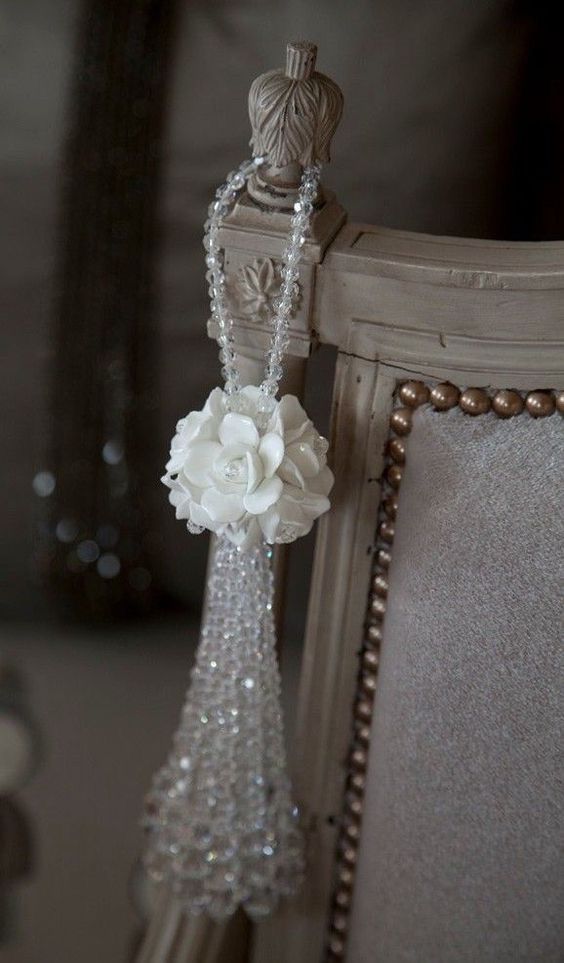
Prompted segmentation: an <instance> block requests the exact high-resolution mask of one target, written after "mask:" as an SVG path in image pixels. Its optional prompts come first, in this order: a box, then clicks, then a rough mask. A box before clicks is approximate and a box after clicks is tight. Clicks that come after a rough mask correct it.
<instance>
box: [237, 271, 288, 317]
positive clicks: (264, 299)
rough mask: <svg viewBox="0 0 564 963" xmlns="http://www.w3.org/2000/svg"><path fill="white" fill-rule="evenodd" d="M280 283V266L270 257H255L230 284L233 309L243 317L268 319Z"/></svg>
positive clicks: (270, 315)
mask: <svg viewBox="0 0 564 963" xmlns="http://www.w3.org/2000/svg"><path fill="white" fill-rule="evenodd" d="M281 283H282V278H281V276H280V266H279V265H278V264H276V263H275V262H274V261H273V260H272V258H270V257H266V258H255V260H254V261H253V262H252V263H251V264H244V265H243V267H241V268H239V270H238V272H237V274H236V275H235V277H234V279H233V281H232V283H231V285H230V295H231V299H232V304H233V307H234V309H235V310H236V311H237V313H238V314H239V315H242V316H243V317H248V318H252V319H253V320H255V321H269V320H270V318H271V317H272V313H273V302H274V299H275V298H276V297H277V296H278V294H279V292H280V285H281ZM298 304H299V296H298V301H297V304H296V306H298Z"/></svg>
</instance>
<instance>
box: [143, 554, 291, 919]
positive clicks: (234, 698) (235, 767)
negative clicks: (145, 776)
mask: <svg viewBox="0 0 564 963" xmlns="http://www.w3.org/2000/svg"><path fill="white" fill-rule="evenodd" d="M271 555H272V551H271V549H270V548H269V547H268V546H266V545H261V546H259V547H257V548H254V549H251V550H250V551H247V552H241V551H240V550H239V549H237V548H236V547H235V546H234V545H233V544H232V543H231V542H229V541H228V540H227V539H224V538H222V539H220V540H219V541H218V542H217V544H216V547H215V554H214V559H213V563H212V566H211V574H210V577H209V581H208V596H207V607H206V611H205V614H204V621H203V626H202V632H201V640H200V646H199V650H198V654H197V659H196V665H195V667H194V670H193V672H192V679H191V687H190V690H189V692H188V696H187V699H186V703H185V706H184V709H183V712H182V718H181V722H180V726H179V728H178V731H177V732H176V735H175V737H174V743H173V749H172V752H171V754H170V756H169V758H168V760H167V763H166V764H165V766H164V767H163V768H162V769H161V770H160V772H159V773H157V775H156V776H155V779H154V782H153V787H152V790H151V792H150V794H149V797H148V800H147V807H146V820H145V822H146V826H147V829H148V836H149V838H148V846H147V850H146V866H147V868H148V870H149V872H150V874H151V876H152V877H153V878H154V879H155V880H159V881H161V880H166V881H167V882H169V883H170V884H171V886H172V888H173V890H174V892H175V893H176V894H177V895H178V897H179V898H180V899H181V900H182V902H183V903H184V905H185V906H186V909H187V910H188V912H190V913H194V914H195V913H201V912H204V911H205V912H208V913H209V914H210V915H211V916H212V917H214V918H216V919H224V918H225V917H227V916H229V915H230V914H231V913H233V912H234V911H235V910H236V909H237V907H238V906H239V905H243V907H244V908H245V910H246V911H247V913H248V914H249V915H250V916H251V917H253V918H260V917H262V916H264V915H266V914H268V913H270V912H271V911H272V909H273V908H274V907H275V905H276V903H277V901H278V899H279V897H281V896H288V895H292V894H293V893H294V892H295V891H296V890H297V889H298V888H299V885H300V883H301V877H302V873H303V852H302V837H301V833H300V831H299V828H298V826H297V811H296V808H295V806H294V805H293V803H292V801H291V796H290V785H289V780H288V776H287V774H286V772H287V771H286V758H285V750H284V739H283V730H282V714H281V707H280V676H279V671H278V665H277V659H276V651H275V644H276V636H275V629H274V619H273V611H272V604H273V579H272V572H271V567H270V557H271Z"/></svg>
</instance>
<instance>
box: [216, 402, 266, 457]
mask: <svg viewBox="0 0 564 963" xmlns="http://www.w3.org/2000/svg"><path fill="white" fill-rule="evenodd" d="M219 440H220V441H221V443H222V445H237V444H241V445H249V447H250V448H258V443H259V433H258V431H257V427H256V425H255V423H254V421H253V419H252V418H249V416H248V415H239V414H237V412H236V411H230V412H229V413H228V414H226V415H225V417H224V419H223V421H222V422H221V424H220V426H219Z"/></svg>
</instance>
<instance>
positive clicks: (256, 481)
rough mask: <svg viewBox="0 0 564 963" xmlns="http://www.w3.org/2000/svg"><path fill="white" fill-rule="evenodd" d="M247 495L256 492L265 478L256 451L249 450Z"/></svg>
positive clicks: (247, 455)
mask: <svg viewBox="0 0 564 963" xmlns="http://www.w3.org/2000/svg"><path fill="white" fill-rule="evenodd" d="M246 457H247V494H248V495H249V494H250V493H251V492H254V490H255V488H257V486H258V485H260V483H261V481H262V480H263V478H264V467H263V463H262V461H261V459H260V458H259V456H258V455H257V453H256V451H253V450H252V448H247V452H246Z"/></svg>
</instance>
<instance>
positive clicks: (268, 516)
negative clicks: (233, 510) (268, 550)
mask: <svg viewBox="0 0 564 963" xmlns="http://www.w3.org/2000/svg"><path fill="white" fill-rule="evenodd" d="M258 522H259V525H260V527H261V529H262V533H263V535H264V537H265V539H266V541H267V542H268V543H269V545H273V544H274V542H275V541H276V536H277V534H278V526H279V525H280V513H279V512H278V510H277V509H276V508H274V507H272V508H269V509H268V510H267V511H266V512H263V513H262V515H259V517H258Z"/></svg>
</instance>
